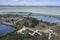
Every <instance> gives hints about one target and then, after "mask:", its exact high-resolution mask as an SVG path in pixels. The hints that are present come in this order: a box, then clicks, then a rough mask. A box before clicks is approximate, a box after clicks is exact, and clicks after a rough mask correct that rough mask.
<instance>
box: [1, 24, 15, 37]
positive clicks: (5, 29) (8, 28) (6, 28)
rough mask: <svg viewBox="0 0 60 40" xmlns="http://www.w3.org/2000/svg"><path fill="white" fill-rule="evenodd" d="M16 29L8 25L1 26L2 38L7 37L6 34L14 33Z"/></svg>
mask: <svg viewBox="0 0 60 40" xmlns="http://www.w3.org/2000/svg"><path fill="white" fill-rule="evenodd" d="M14 30H15V28H13V27H11V26H7V25H3V24H0V36H3V35H5V34H6V33H9V32H12V31H14Z"/></svg>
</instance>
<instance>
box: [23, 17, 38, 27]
mask: <svg viewBox="0 0 60 40" xmlns="http://www.w3.org/2000/svg"><path fill="white" fill-rule="evenodd" d="M38 23H39V21H38V20H37V19H36V18H32V17H29V18H26V19H25V21H24V24H23V25H24V26H26V27H35V26H36V25H37V24H38Z"/></svg>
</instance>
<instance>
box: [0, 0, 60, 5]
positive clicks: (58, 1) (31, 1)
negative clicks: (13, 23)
mask: <svg viewBox="0 0 60 40" xmlns="http://www.w3.org/2000/svg"><path fill="white" fill-rule="evenodd" d="M0 5H55V6H60V0H0Z"/></svg>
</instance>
